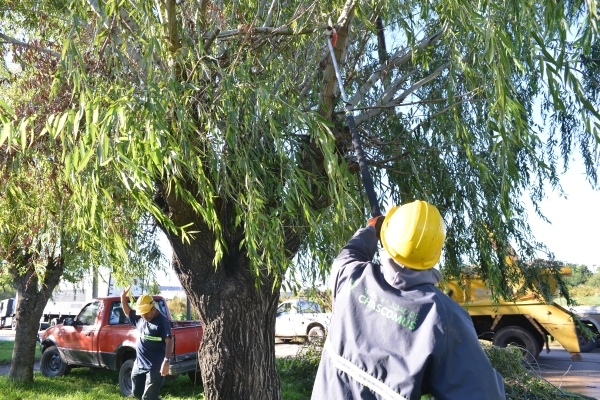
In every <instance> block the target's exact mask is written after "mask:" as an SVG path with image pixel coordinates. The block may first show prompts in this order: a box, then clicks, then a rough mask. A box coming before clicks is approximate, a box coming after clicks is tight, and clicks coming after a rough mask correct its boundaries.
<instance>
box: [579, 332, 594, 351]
mask: <svg viewBox="0 0 600 400" xmlns="http://www.w3.org/2000/svg"><path fill="white" fill-rule="evenodd" d="M577 340H578V341H579V351H580V352H582V353H589V352H590V351H592V350H594V349H595V348H596V346H598V337H597V336H594V337H593V338H591V339H590V338H588V337H586V336H585V335H584V334H583V333H581V330H580V329H579V328H577Z"/></svg>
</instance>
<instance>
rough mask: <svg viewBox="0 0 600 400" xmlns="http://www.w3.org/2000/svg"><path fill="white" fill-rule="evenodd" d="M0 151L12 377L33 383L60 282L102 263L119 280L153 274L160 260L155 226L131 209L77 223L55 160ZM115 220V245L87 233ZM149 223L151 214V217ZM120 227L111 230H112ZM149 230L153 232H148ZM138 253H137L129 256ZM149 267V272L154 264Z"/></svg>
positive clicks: (100, 207)
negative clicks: (11, 298) (46, 316)
mask: <svg viewBox="0 0 600 400" xmlns="http://www.w3.org/2000/svg"><path fill="white" fill-rule="evenodd" d="M7 150H8V151H7V152H2V154H0V177H1V179H0V260H1V261H2V264H1V266H0V280H1V281H2V282H7V281H10V283H11V285H12V286H13V287H14V289H15V290H16V298H17V301H16V307H15V314H16V336H15V345H14V351H13V354H12V363H11V369H10V374H9V376H10V379H12V380H13V381H31V380H33V366H34V355H35V347H36V344H37V342H36V335H37V332H38V327H39V324H40V319H41V317H42V313H43V310H44V308H45V307H46V305H47V303H48V301H49V300H50V298H51V297H52V293H53V291H54V289H55V288H56V287H57V285H58V284H59V282H60V281H61V280H62V281H70V282H76V281H78V280H81V279H83V277H85V276H89V275H91V274H92V273H93V272H94V271H95V270H97V268H98V267H99V266H103V267H109V268H110V269H111V271H112V272H113V273H114V274H115V275H117V276H123V270H127V271H128V272H131V271H135V272H134V273H133V275H134V276H141V275H142V273H144V272H146V271H148V270H149V269H150V270H156V269H157V267H158V266H159V265H160V261H161V259H162V255H161V254H160V251H159V249H158V244H157V243H156V242H152V241H148V239H149V237H148V232H149V230H150V229H152V226H151V225H152V224H150V225H148V222H146V224H144V219H143V218H141V217H140V216H139V215H136V214H135V213H133V214H132V213H129V212H128V208H126V207H122V206H117V205H115V204H114V202H113V203H108V204H97V205H96V208H97V211H96V212H95V213H94V214H95V215H96V218H95V220H94V221H86V222H85V225H79V223H80V222H81V221H78V220H76V219H73V218H72V214H73V210H74V208H75V207H76V203H74V202H72V201H71V196H72V194H73V188H72V187H71V186H70V185H69V182H68V181H65V179H64V176H63V174H62V168H63V166H62V165H61V163H60V162H56V155H54V156H53V155H52V154H50V153H48V152H47V151H39V150H38V149H33V148H29V149H25V150H23V149H21V150H22V151H20V152H14V154H12V153H13V152H12V151H11V150H13V149H10V148H8V149H7ZM105 219H108V220H112V221H114V222H117V223H118V229H119V232H118V234H115V233H114V232H112V233H111V232H107V233H106V235H105V237H111V238H112V239H113V240H112V241H111V242H110V244H107V243H106V242H102V241H101V240H98V238H97V237H95V236H93V235H90V230H89V229H88V227H89V225H90V224H103V221H104V220H105ZM146 221H148V217H146ZM116 227H117V226H116V225H115V226H106V225H105V228H108V229H113V228H116ZM149 228H150V229H149ZM133 252H136V253H137V252H139V253H140V255H143V256H144V257H143V259H139V258H138V254H134V255H133V256H130V254H132V253H133ZM150 266H151V267H150Z"/></svg>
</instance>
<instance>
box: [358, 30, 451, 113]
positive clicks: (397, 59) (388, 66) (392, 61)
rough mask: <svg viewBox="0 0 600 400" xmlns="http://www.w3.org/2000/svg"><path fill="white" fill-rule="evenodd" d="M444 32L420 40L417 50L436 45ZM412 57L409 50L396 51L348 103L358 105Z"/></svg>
mask: <svg viewBox="0 0 600 400" xmlns="http://www.w3.org/2000/svg"><path fill="white" fill-rule="evenodd" d="M445 30H446V27H443V28H442V29H440V30H439V31H437V32H436V33H434V34H433V35H431V36H429V37H426V38H425V39H423V40H421V42H420V43H419V46H418V47H419V49H421V50H422V49H424V48H426V47H429V46H431V45H433V44H435V43H437V42H438V41H439V40H440V39H441V38H442V34H443V33H444V32H445ZM412 55H413V52H412V50H410V49H407V48H404V49H401V50H398V51H397V52H396V53H395V54H394V55H393V56H391V57H390V58H389V60H388V61H387V62H386V63H385V64H384V65H383V66H382V67H381V68H379V69H378V70H377V71H375V72H374V73H373V74H372V75H371V76H370V77H369V79H368V80H367V81H366V82H365V84H364V85H363V86H362V87H361V88H360V89H359V90H358V91H357V92H356V94H355V95H354V96H352V98H351V99H350V100H349V103H350V104H353V105H354V104H358V103H359V102H360V101H361V100H362V99H363V98H364V96H365V95H366V94H367V93H368V92H369V91H370V90H371V88H373V86H374V85H375V84H376V83H377V82H378V81H379V80H380V79H382V78H383V77H385V76H386V75H387V74H389V73H390V71H391V70H392V69H394V68H397V67H399V66H400V65H402V64H404V63H406V62H408V61H410V59H411V58H412Z"/></svg>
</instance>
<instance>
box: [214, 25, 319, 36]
mask: <svg viewBox="0 0 600 400" xmlns="http://www.w3.org/2000/svg"><path fill="white" fill-rule="evenodd" d="M319 29H322V30H325V25H321V26H313V27H310V28H304V29H301V30H299V31H296V30H294V29H292V28H284V27H282V26H281V27H278V28H270V27H266V26H261V27H254V28H251V29H243V28H242V29H233V30H228V31H221V32H220V33H219V34H218V35H217V39H225V38H229V37H233V36H248V35H249V36H252V35H273V36H275V35H280V36H292V35H306V34H309V33H313V32H315V31H316V30H319Z"/></svg>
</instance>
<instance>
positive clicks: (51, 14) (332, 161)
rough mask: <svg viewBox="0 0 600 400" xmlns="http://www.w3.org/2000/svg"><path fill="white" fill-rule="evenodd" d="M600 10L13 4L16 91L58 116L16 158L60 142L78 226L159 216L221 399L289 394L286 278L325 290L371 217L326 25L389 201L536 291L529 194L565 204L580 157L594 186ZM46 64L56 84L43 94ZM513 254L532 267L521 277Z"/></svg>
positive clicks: (413, 0)
mask: <svg viewBox="0 0 600 400" xmlns="http://www.w3.org/2000/svg"><path fill="white" fill-rule="evenodd" d="M597 6H598V2H597V1H595V0H590V1H579V0H577V1H568V2H554V1H552V2H544V1H535V2H527V1H524V0H514V1H507V2H477V1H471V0H451V1H418V0H408V1H404V2H397V1H381V2H359V1H357V0H347V1H346V2H345V3H342V2H331V1H324V0H320V1H317V0H314V1H296V0H291V1H285V2H280V1H277V0H272V1H271V2H267V1H262V0H261V1H253V0H247V1H246V0H242V1H240V0H237V1H233V2H223V1H222V0H220V1H215V2H211V1H206V0H197V1H186V2H176V1H175V0H164V1H158V2H157V1H150V0H130V1H115V0H105V1H102V2H99V1H97V0H87V1H84V0H79V1H64V0H53V1H43V0H38V1H36V2H33V3H31V2H28V3H22V2H17V1H8V5H7V6H4V9H3V10H2V11H1V12H3V15H2V20H3V28H2V29H3V31H2V32H0V40H2V41H3V43H4V47H3V49H4V52H5V53H8V52H11V56H12V57H13V59H14V62H15V63H18V64H20V65H21V68H22V72H19V73H13V74H9V73H5V79H4V81H5V85H9V86H10V85H16V84H17V83H16V82H17V78H16V76H18V77H19V79H21V80H20V81H19V82H21V84H20V86H21V89H22V93H23V95H21V96H18V97H14V98H13V100H11V101H12V102H13V103H14V104H15V105H30V100H29V99H30V98H31V96H29V95H28V94H30V93H31V92H35V91H43V93H45V94H46V95H47V99H48V102H46V103H43V104H36V105H34V106H32V107H21V110H22V111H21V112H19V113H17V115H15V116H14V117H10V116H6V117H5V119H4V128H3V131H2V132H3V133H2V136H1V137H0V145H4V146H6V145H7V144H8V143H13V144H14V143H17V144H18V143H21V146H25V147H26V146H35V145H41V146H50V147H56V148H58V149H60V153H61V160H62V162H64V165H65V171H66V176H67V177H68V179H70V181H71V182H72V184H73V185H75V186H81V190H78V191H76V193H75V199H74V201H76V202H77V204H78V206H77V207H76V212H75V213H74V218H75V219H77V220H79V221H86V220H88V219H91V218H93V214H94V207H93V206H92V205H93V204H95V202H101V201H102V200H103V199H104V200H106V199H110V200H111V201H119V202H127V203H128V204H132V205H135V207H139V208H141V209H144V210H147V211H149V212H150V213H152V215H153V216H154V218H155V219H156V221H157V222H158V224H159V225H160V226H161V227H162V229H163V230H164V231H165V233H166V234H167V236H168V238H169V240H170V243H171V245H172V247H173V250H174V265H173V266H174V269H175V271H176V273H177V275H178V277H179V279H180V281H181V283H182V284H183V286H184V288H185V290H186V293H187V295H188V296H189V298H190V299H191V302H192V304H193V305H194V306H195V307H196V308H197V310H198V311H199V315H200V319H201V320H202V321H203V323H204V332H205V334H204V339H203V346H202V348H201V349H200V352H199V357H200V360H201V365H202V376H203V381H204V388H205V391H206V398H207V399H250V398H252V399H258V398H260V399H277V398H279V396H280V395H279V380H278V378H277V373H276V369H275V356H274V335H273V331H274V323H275V310H276V306H277V300H278V296H279V288H280V286H281V282H282V278H283V276H284V275H285V273H286V271H287V272H289V271H290V269H292V268H299V269H300V270H301V271H302V272H304V273H308V274H309V275H311V276H312V277H314V278H317V277H321V278H325V277H326V276H327V271H328V267H329V263H330V257H331V256H332V254H334V253H335V252H337V251H338V250H339V246H340V245H341V244H342V242H343V241H345V240H347V238H348V237H349V234H350V233H351V232H352V231H353V230H354V229H355V228H357V227H358V226H361V225H362V224H364V221H365V218H366V217H367V216H366V215H365V214H366V213H365V208H366V207H365V204H364V200H363V198H362V196H361V195H360V193H361V191H362V188H361V182H360V179H359V178H358V177H357V175H356V171H357V168H356V161H355V158H354V156H353V151H352V148H351V143H350V139H349V134H348V129H347V126H346V123H345V118H344V114H343V113H342V112H340V110H341V108H342V104H341V103H340V99H339V95H338V90H337V88H336V80H335V78H334V70H333V68H332V64H331V59H330V57H329V54H328V51H327V47H326V43H325V38H324V36H323V34H322V32H323V30H324V28H325V26H326V24H327V22H326V21H327V20H328V19H329V18H331V19H332V20H333V21H334V24H335V28H336V30H337V34H338V39H337V44H336V46H335V52H336V56H337V59H338V60H340V61H341V63H342V70H343V71H344V77H343V78H344V85H345V89H346V92H347V93H348V94H349V97H350V99H349V103H350V104H349V106H351V107H353V108H354V113H355V119H356V122H357V124H358V126H359V129H360V133H361V135H362V139H363V142H364V145H365V148H366V150H367V154H368V158H369V163H370V167H371V171H372V173H373V175H374V178H375V183H376V186H377V190H378V193H379V195H380V198H381V200H382V202H383V201H385V202H387V203H401V202H406V201H410V200H412V199H415V198H420V199H426V200H429V201H431V202H432V203H434V204H436V205H437V206H438V207H439V208H440V210H441V211H442V213H443V215H444V218H445V220H446V222H447V225H448V226H449V232H448V239H447V242H446V247H445V256H444V259H443V261H442V263H441V268H442V270H443V271H444V272H445V273H446V274H447V275H456V274H458V273H460V271H461V270H462V268H463V266H465V265H477V267H476V268H477V272H478V273H479V274H480V275H481V276H482V277H483V278H484V279H486V280H487V281H488V282H489V283H490V285H491V287H492V288H493V293H494V295H495V296H497V297H499V296H505V297H510V295H511V293H510V288H511V286H512V284H514V283H515V282H520V281H521V280H522V278H523V277H525V278H526V281H527V282H528V283H529V285H530V286H531V287H532V288H534V287H535V281H536V277H537V275H538V274H539V271H538V270H537V269H534V267H532V265H533V264H530V263H527V262H526V261H528V260H530V259H531V258H533V257H534V256H535V254H536V250H539V249H543V245H542V244H541V243H538V242H537V241H536V240H535V238H534V237H532V234H531V232H530V229H529V226H528V224H527V217H526V215H525V211H524V208H523V205H522V200H521V196H522V195H523V194H524V193H529V194H530V197H531V200H532V201H533V203H534V204H536V205H537V204H539V202H540V200H541V199H542V198H543V197H544V188H545V184H546V183H549V184H550V185H552V186H553V187H556V188H558V189H559V188H560V186H559V180H558V172H559V170H560V168H561V167H563V166H564V167H566V166H568V160H569V158H570V157H571V156H572V155H574V154H581V156H582V158H583V160H584V162H585V165H586V168H587V172H588V177H589V179H590V182H591V183H592V184H593V185H595V184H596V175H595V173H596V172H595V171H596V169H597V165H598V142H599V134H598V128H599V125H598V124H599V121H598V120H599V115H598V112H597V111H596V107H597V104H598V95H597V80H596V78H595V77H594V76H593V75H590V74H589V71H592V70H594V69H596V70H597V65H598V60H597V58H594V56H593V54H596V53H597V52H595V51H594V49H597V48H598V32H597V23H598V14H597ZM7 67H8V65H7ZM34 71H36V72H37V73H43V74H45V75H46V76H51V77H52V78H53V81H52V84H51V85H47V86H45V87H44V86H43V85H42V86H40V85H36V84H31V83H30V84H23V83H22V82H23V79H24V78H23V77H24V76H26V75H27V74H33V73H34ZM40 71H41V72H40ZM25 80H26V79H25ZM13 82H15V83H13ZM590 85H591V86H590ZM594 88H596V89H594ZM14 151H17V150H16V149H15V150H14ZM99 174H105V175H106V176H107V177H111V178H108V179H106V180H98V179H95V177H97V176H98V175H99ZM107 182H109V184H107ZM559 190H560V189H559ZM539 212H540V214H541V211H539ZM104 233H105V232H104V231H103V230H100V229H96V231H95V234H96V235H97V236H98V237H102V236H103V235H104ZM490 235H493V239H494V240H493V241H491V240H490ZM506 243H513V245H514V247H515V249H516V251H517V253H518V254H519V256H520V260H521V262H518V263H514V264H507V263H506V262H505V255H506V254H507V251H508V249H507V245H506ZM295 256H297V258H296V264H292V261H291V260H292V259H293V258H294V257H295Z"/></svg>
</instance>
